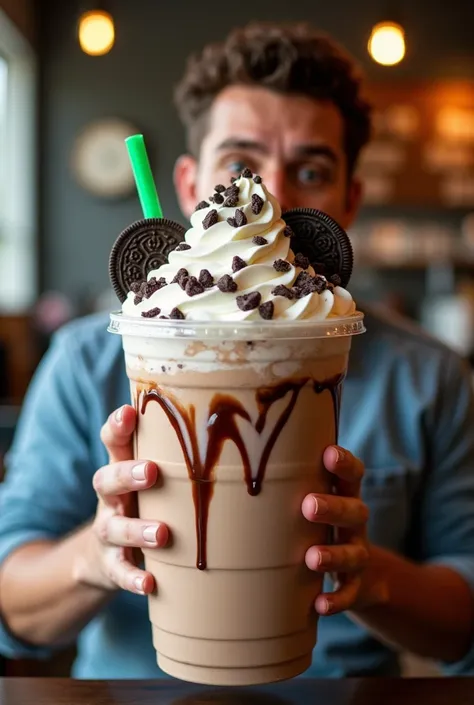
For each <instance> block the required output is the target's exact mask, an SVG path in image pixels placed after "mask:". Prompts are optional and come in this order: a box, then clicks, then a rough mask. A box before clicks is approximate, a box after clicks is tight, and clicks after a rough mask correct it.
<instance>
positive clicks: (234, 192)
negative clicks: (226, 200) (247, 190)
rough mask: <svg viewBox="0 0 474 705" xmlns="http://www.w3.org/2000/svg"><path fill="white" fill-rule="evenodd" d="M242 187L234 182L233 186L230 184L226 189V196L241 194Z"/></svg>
mask: <svg viewBox="0 0 474 705" xmlns="http://www.w3.org/2000/svg"><path fill="white" fill-rule="evenodd" d="M239 193H240V189H239V187H238V186H237V184H232V186H228V187H227V188H226V190H225V191H224V196H237V197H238V196H239Z"/></svg>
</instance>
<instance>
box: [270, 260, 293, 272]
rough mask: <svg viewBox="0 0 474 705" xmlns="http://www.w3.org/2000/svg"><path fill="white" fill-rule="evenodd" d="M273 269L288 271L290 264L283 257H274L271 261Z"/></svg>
mask: <svg viewBox="0 0 474 705" xmlns="http://www.w3.org/2000/svg"><path fill="white" fill-rule="evenodd" d="M273 269H275V270H276V271H277V272H289V271H290V269H291V264H290V263H289V262H287V261H286V260H284V259H276V260H275V261H274V263H273Z"/></svg>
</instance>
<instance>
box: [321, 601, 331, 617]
mask: <svg viewBox="0 0 474 705" xmlns="http://www.w3.org/2000/svg"><path fill="white" fill-rule="evenodd" d="M333 607H334V605H333V603H332V602H330V601H329V600H326V599H324V600H321V602H320V608H319V611H320V612H321V613H322V614H329V612H331V611H332V609H333Z"/></svg>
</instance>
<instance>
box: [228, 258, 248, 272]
mask: <svg viewBox="0 0 474 705" xmlns="http://www.w3.org/2000/svg"><path fill="white" fill-rule="evenodd" d="M246 266H247V262H244V260H243V259H242V257H239V256H238V255H235V257H234V258H233V260H232V271H233V272H238V271H240V270H241V269H243V268H244V267H246Z"/></svg>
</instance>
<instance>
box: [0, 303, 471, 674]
mask: <svg viewBox="0 0 474 705" xmlns="http://www.w3.org/2000/svg"><path fill="white" fill-rule="evenodd" d="M366 326H367V330H368V332H367V333H366V334H365V335H363V336H360V337H359V338H356V339H355V340H354V342H353V349H352V354H351V362H350V370H349V374H348V378H347V381H346V384H345V388H344V394H343V408H342V414H341V426H340V443H341V445H343V446H345V447H347V448H349V449H350V450H351V451H352V452H353V453H355V454H356V455H358V456H359V457H360V458H361V459H362V460H363V461H364V463H365V465H366V474H365V478H364V482H363V499H364V500H365V502H366V503H367V504H368V506H369V508H370V522H369V536H370V540H371V541H372V542H373V543H375V544H378V545H379V546H383V547H386V548H388V549H390V550H392V551H395V552H397V553H399V554H403V555H405V556H408V557H409V558H411V559H413V560H415V561H420V562H435V563H439V564H443V565H446V566H450V567H451V568H453V569H454V570H456V571H458V573H459V574H460V575H462V576H463V577H464V578H465V580H466V581H467V582H468V583H469V585H470V586H471V588H472V589H473V591H474V403H473V395H472V391H471V374H470V371H469V369H468V368H467V367H466V366H465V365H464V363H463V362H462V361H461V360H460V359H459V357H458V356H457V355H456V354H455V353H453V352H452V351H450V350H448V349H447V348H446V347H444V346H443V345H442V344H440V343H438V342H437V341H434V340H433V339H431V338H430V337H428V336H427V335H425V334H424V333H422V332H420V331H419V330H418V329H417V328H415V327H412V326H411V324H408V323H406V322H405V321H397V322H395V323H394V322H388V321H387V320H385V319H383V318H382V317H380V316H379V315H376V314H374V313H368V314H367V315H366ZM106 327H107V317H106V316H104V315H103V314H101V315H97V316H94V317H90V318H85V319H82V320H78V321H74V322H73V323H71V324H69V325H68V326H66V327H65V328H64V329H63V330H61V331H60V332H59V333H58V334H57V335H56V336H55V338H54V341H53V343H52V345H51V348H50V350H49V351H48V353H47V354H46V356H45V357H44V359H43V361H42V363H41V365H40V366H39V368H38V370H37V373H36V375H35V378H34V380H33V383H32V385H31V387H30V390H29V392H28V395H27V398H26V401H25V404H24V409H23V413H22V416H21V419H20V423H19V427H18V430H17V433H16V438H15V441H14V444H13V448H12V450H11V452H10V454H9V457H8V463H7V478H6V482H5V483H4V484H3V485H0V562H1V561H3V560H4V559H5V557H6V556H8V554H9V553H10V552H11V551H13V550H14V549H15V548H17V547H18V546H21V545H22V544H24V543H26V542H28V541H33V540H36V539H44V538H46V539H60V538H62V537H64V536H65V535H66V534H67V533H68V532H70V531H72V530H74V529H76V528H77V527H79V526H80V525H81V524H83V523H84V522H86V521H87V520H89V519H91V517H92V516H93V515H94V512H95V508H96V496H95V493H94V491H93V488H92V484H91V479H92V476H93V474H94V472H95V470H96V469H97V468H99V467H100V466H101V465H103V464H105V463H106V462H107V456H106V453H105V450H104V447H103V445H102V443H101V441H100V438H99V431H100V428H101V426H102V424H103V423H104V421H105V420H106V419H107V416H108V415H109V414H110V412H111V411H112V410H114V409H116V408H117V407H119V406H121V405H122V404H124V403H128V401H129V388H128V382H127V379H126V375H125V369H124V362H123V354H122V349H121V340H120V338H119V337H118V336H114V335H110V334H109V333H107V332H106ZM32 589H34V585H32ZM78 647H79V648H78V657H77V660H76V663H75V664H74V672H73V674H74V675H75V676H76V677H82V678H154V677H165V676H164V674H163V673H162V672H161V671H160V670H159V669H158V666H157V665H156V659H155V652H154V649H153V646H152V641H151V630H150V626H149V624H148V613H147V601H146V598H143V597H140V596H136V595H132V594H128V593H125V592H120V593H118V594H117V595H116V597H115V598H114V599H113V600H112V601H111V602H110V603H109V604H108V605H107V607H105V608H104V609H103V610H102V612H101V613H100V614H99V615H98V616H97V617H96V618H95V619H93V620H92V621H91V622H90V623H89V624H88V626H87V627H86V628H85V629H84V630H83V632H82V633H81V635H80V637H79V643H78ZM0 653H3V654H4V655H6V656H10V657H20V656H28V657H31V656H38V657H42V656H43V655H46V654H48V649H44V648H36V647H32V646H28V645H27V644H24V643H21V642H19V641H17V640H16V639H15V638H13V636H12V635H11V634H9V633H8V631H7V629H5V628H4V627H1V626H0ZM473 654H474V648H473V650H472V651H471V653H469V654H468V655H467V656H466V658H465V659H463V661H462V662H460V663H457V664H453V665H451V666H450V667H449V670H450V672H456V673H463V674H467V673H471V674H474V657H473ZM398 672H399V666H398V659H397V655H396V654H395V653H394V652H393V651H391V650H390V649H389V648H388V647H387V646H385V645H383V644H381V643H380V642H379V641H378V640H377V639H376V638H375V637H374V636H372V634H370V632H369V631H368V630H366V629H365V628H364V627H362V626H360V625H359V624H356V623H355V622H353V621H352V620H351V619H350V618H349V617H348V616H346V615H335V616H332V617H328V618H323V619H321V620H320V627H319V638H318V645H317V647H316V649H315V652H314V657H313V665H312V667H311V668H310V669H309V670H308V671H307V672H306V673H305V674H304V675H305V676H333V677H338V676H349V675H357V674H387V675H388V674H397V673H398Z"/></svg>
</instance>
